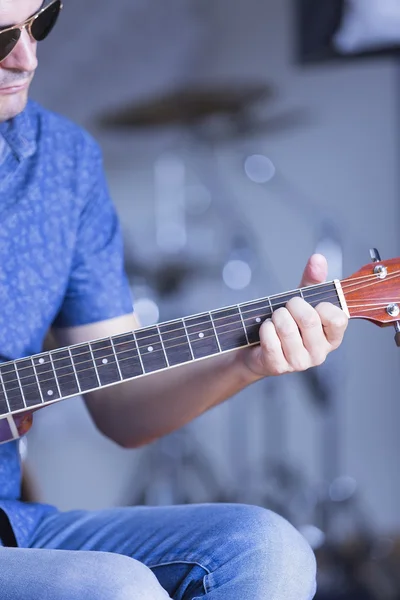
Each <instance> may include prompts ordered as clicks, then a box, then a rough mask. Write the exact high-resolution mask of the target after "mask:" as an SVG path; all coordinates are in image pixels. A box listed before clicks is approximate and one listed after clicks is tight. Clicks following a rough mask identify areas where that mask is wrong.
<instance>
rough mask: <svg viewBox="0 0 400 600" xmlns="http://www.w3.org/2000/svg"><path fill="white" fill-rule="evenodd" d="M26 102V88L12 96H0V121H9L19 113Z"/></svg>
mask: <svg viewBox="0 0 400 600" xmlns="http://www.w3.org/2000/svg"><path fill="white" fill-rule="evenodd" d="M27 102H28V90H23V91H21V92H20V93H18V94H13V95H12V96H5V97H1V96H0V123H4V121H9V120H10V119H13V118H14V117H16V116H17V115H19V114H21V113H22V112H23V111H24V110H25V107H26V104H27Z"/></svg>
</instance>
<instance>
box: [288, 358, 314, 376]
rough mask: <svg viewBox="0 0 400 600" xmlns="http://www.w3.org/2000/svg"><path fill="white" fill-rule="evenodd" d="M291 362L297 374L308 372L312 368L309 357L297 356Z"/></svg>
mask: <svg viewBox="0 0 400 600" xmlns="http://www.w3.org/2000/svg"><path fill="white" fill-rule="evenodd" d="M290 362H291V366H292V368H293V370H294V371H296V372H300V371H307V369H309V368H310V367H311V366H312V365H311V360H310V359H309V357H307V356H296V357H294V358H292V360H291V361H290Z"/></svg>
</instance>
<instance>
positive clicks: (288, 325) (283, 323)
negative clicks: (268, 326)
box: [272, 308, 298, 339]
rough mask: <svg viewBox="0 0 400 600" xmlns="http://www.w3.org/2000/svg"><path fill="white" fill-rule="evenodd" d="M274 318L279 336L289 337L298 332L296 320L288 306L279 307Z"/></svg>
mask: <svg viewBox="0 0 400 600" xmlns="http://www.w3.org/2000/svg"><path fill="white" fill-rule="evenodd" d="M272 318H273V322H274V325H275V328H276V331H277V333H278V336H279V337H281V338H285V339H287V338H291V337H293V336H294V335H296V334H297V333H298V329H297V327H296V325H295V322H294V321H293V319H292V317H291V316H290V313H289V311H288V310H287V309H286V308H279V309H278V310H277V311H276V312H275V313H274V315H273V317H272Z"/></svg>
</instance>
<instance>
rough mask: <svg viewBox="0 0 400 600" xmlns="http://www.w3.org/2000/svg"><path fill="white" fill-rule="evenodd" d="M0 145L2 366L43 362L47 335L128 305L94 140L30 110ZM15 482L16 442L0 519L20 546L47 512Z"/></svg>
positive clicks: (0, 482) (3, 127) (3, 468)
mask: <svg viewBox="0 0 400 600" xmlns="http://www.w3.org/2000/svg"><path fill="white" fill-rule="evenodd" d="M0 135H1V136H3V138H4V140H5V150H4V154H3V161H0V173H1V177H0V360H2V361H6V360H10V359H17V358H21V357H24V356H28V355H31V354H34V353H38V352H41V350H42V344H43V341H44V338H45V335H46V333H47V331H48V329H49V327H51V326H52V325H55V326H57V327H69V326H74V325H83V324H87V323H93V322H97V321H102V320H105V319H110V318H112V317H116V316H120V315H122V314H127V313H130V312H131V311H132V299H131V294H130V289H129V286H128V282H127V279H126V276H125V273H124V269H123V250H122V240H121V237H122V236H121V232H120V227H119V222H118V219H117V216H116V212H115V209H114V207H113V204H112V202H111V200H110V198H109V194H108V189H107V185H106V182H105V177H104V173H103V167H102V159H101V153H100V151H99V148H98V146H97V144H96V143H95V142H94V140H93V139H92V138H91V137H90V136H89V135H88V134H87V133H86V132H85V131H83V130H81V129H80V128H79V127H77V126H75V125H73V124H72V123H70V122H69V121H68V120H66V119H64V118H62V117H60V116H59V115H56V114H54V113H51V112H49V111H46V110H45V109H43V108H42V107H40V106H39V105H38V104H36V103H34V102H29V103H28V105H27V108H26V109H25V111H24V112H23V113H22V114H20V115H19V116H17V117H16V118H15V119H12V120H10V121H7V122H5V123H1V124H0ZM20 479H21V474H20V460H19V452H18V444H17V442H10V443H7V444H2V445H0V509H3V510H4V511H5V512H6V514H7V515H8V518H9V520H10V522H11V524H12V526H13V529H14V532H15V536H16V539H17V541H18V544H19V545H20V546H24V545H26V544H27V543H28V540H29V538H30V536H31V534H32V532H33V531H34V528H35V527H36V526H37V524H38V522H39V521H40V519H41V518H42V517H43V515H44V514H47V512H48V511H51V510H55V509H54V508H53V507H50V506H47V505H40V504H24V503H22V502H19V500H18V498H19V496H20ZM0 545H1V542H0Z"/></svg>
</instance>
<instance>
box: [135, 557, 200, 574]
mask: <svg viewBox="0 0 400 600" xmlns="http://www.w3.org/2000/svg"><path fill="white" fill-rule="evenodd" d="M178 564H181V565H196V567H200V569H203V571H205V572H206V573H207V575H210V573H211V571H210V569H208V568H207V567H205V566H204V565H202V564H201V563H199V562H198V561H197V560H182V559H179V560H176V559H175V560H164V561H162V562H160V563H155V564H154V565H153V564H148V565H147V566H148V568H149V569H156V568H157V567H168V565H178Z"/></svg>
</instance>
